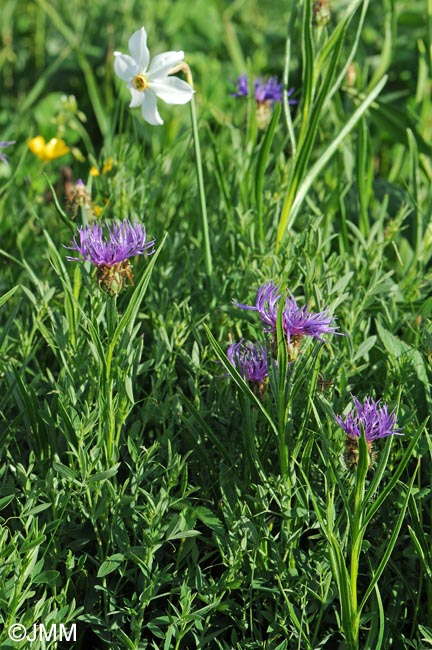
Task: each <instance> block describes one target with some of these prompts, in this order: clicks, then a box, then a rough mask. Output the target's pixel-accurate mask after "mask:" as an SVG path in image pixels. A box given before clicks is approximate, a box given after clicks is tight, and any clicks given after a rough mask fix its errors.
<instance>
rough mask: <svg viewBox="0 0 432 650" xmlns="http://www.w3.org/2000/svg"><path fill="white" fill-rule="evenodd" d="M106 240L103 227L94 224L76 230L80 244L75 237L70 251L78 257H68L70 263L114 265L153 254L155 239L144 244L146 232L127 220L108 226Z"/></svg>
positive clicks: (142, 227) (137, 224) (141, 227)
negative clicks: (131, 258)
mask: <svg viewBox="0 0 432 650" xmlns="http://www.w3.org/2000/svg"><path fill="white" fill-rule="evenodd" d="M107 230H108V238H104V235H103V230H102V226H101V225H100V224H98V223H93V224H91V225H90V226H86V227H85V228H78V233H79V239H80V240H79V243H78V242H77V239H76V237H75V238H74V239H73V241H72V246H67V248H69V249H70V250H76V251H77V252H78V253H79V254H80V255H81V257H70V256H69V257H67V259H68V260H69V261H73V262H83V261H86V262H91V263H92V264H94V265H95V266H114V265H116V264H119V263H120V262H124V261H125V260H128V259H129V258H130V257H134V256H135V255H151V254H152V253H154V240H152V241H149V242H147V241H146V230H145V228H144V226H143V225H142V224H140V223H134V224H132V223H130V221H128V220H127V219H126V220H124V221H122V222H121V223H115V224H114V225H112V226H107Z"/></svg>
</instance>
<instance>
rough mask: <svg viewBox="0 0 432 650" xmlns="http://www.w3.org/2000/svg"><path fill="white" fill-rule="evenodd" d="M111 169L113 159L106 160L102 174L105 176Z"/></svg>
mask: <svg viewBox="0 0 432 650" xmlns="http://www.w3.org/2000/svg"><path fill="white" fill-rule="evenodd" d="M112 168H113V159H112V158H108V160H107V161H106V162H105V164H104V166H103V167H102V174H107V173H108V172H110V171H111V170H112Z"/></svg>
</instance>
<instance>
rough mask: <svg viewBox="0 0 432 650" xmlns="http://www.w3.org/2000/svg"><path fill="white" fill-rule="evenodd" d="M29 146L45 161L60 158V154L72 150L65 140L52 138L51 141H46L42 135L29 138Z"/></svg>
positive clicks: (62, 154)
mask: <svg viewBox="0 0 432 650" xmlns="http://www.w3.org/2000/svg"><path fill="white" fill-rule="evenodd" d="M28 148H29V149H30V151H31V152H32V153H34V154H35V156H37V157H38V158H39V159H40V160H42V161H43V162H49V161H50V160H55V159H56V158H60V156H64V155H65V154H67V153H69V151H70V149H69V147H68V146H67V145H66V143H65V142H64V140H60V139H59V138H51V140H50V141H49V142H45V138H44V137H43V136H42V135H37V136H36V137H35V138H32V139H31V140H29V142H28Z"/></svg>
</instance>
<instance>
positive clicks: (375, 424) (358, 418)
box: [335, 395, 402, 443]
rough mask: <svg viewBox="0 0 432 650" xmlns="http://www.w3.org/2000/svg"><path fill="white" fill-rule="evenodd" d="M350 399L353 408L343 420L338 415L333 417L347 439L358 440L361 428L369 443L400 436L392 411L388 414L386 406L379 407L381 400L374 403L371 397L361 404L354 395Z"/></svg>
mask: <svg viewBox="0 0 432 650" xmlns="http://www.w3.org/2000/svg"><path fill="white" fill-rule="evenodd" d="M352 399H353V402H354V408H353V409H352V410H351V411H350V412H349V413H348V415H347V416H346V418H345V420H343V419H342V417H341V416H340V415H335V420H336V422H337V423H338V424H339V426H340V427H342V429H343V430H344V431H345V433H346V434H347V436H348V437H349V438H353V439H355V438H359V437H360V436H361V426H363V429H364V432H365V435H366V441H367V442H369V443H371V442H373V441H374V440H378V438H385V437H386V436H392V435H402V434H401V433H400V430H399V429H398V427H397V426H396V416H395V414H394V411H393V412H392V413H389V412H388V408H387V405H386V404H382V406H380V402H381V400H378V401H377V402H376V401H375V400H374V399H373V398H372V397H366V398H365V400H364V402H363V404H362V403H361V402H360V400H358V399H357V397H355V396H354V395H352Z"/></svg>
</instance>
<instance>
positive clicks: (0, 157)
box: [0, 140, 15, 165]
mask: <svg viewBox="0 0 432 650" xmlns="http://www.w3.org/2000/svg"><path fill="white" fill-rule="evenodd" d="M11 144H15V140H9V142H4V141H3V142H2V141H0V149H4V148H5V147H9V145H11ZM0 160H1V161H2V162H3V163H5V165H8V164H9V163H8V159H7V158H6V155H5V154H4V153H2V152H1V151H0Z"/></svg>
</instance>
